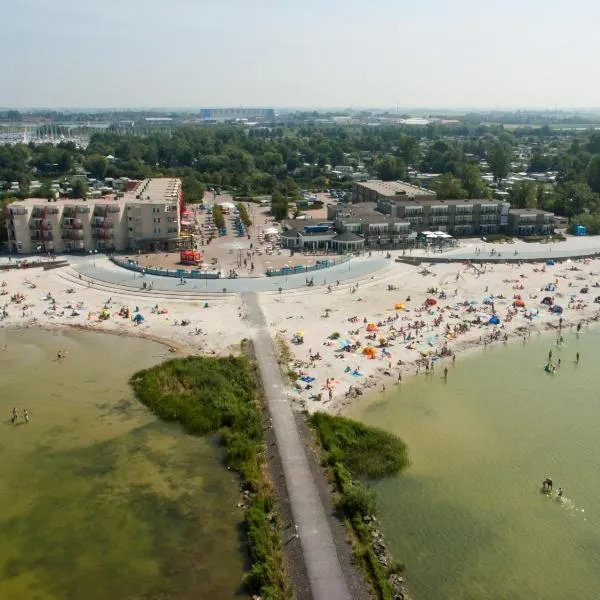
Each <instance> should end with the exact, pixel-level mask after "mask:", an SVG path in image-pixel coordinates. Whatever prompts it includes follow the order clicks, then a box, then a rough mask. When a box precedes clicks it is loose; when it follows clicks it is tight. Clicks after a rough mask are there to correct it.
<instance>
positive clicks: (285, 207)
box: [271, 190, 289, 221]
mask: <svg viewBox="0 0 600 600" xmlns="http://www.w3.org/2000/svg"><path fill="white" fill-rule="evenodd" d="M288 212H289V201H288V199H287V197H286V196H284V195H283V194H282V193H281V192H280V191H278V190H275V191H274V192H273V195H272V197H271V214H272V215H273V217H274V218H275V219H276V220H277V221H281V219H286V218H287V216H288Z"/></svg>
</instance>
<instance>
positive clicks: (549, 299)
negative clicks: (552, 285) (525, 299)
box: [541, 296, 554, 306]
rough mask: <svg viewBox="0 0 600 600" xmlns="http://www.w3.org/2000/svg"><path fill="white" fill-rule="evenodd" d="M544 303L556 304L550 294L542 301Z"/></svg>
mask: <svg viewBox="0 0 600 600" xmlns="http://www.w3.org/2000/svg"><path fill="white" fill-rule="evenodd" d="M541 303H542V304H547V305H548V306H552V305H553V304H554V302H553V300H552V298H551V297H550V296H546V297H545V298H544V299H543V300H542V302H541Z"/></svg>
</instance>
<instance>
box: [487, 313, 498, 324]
mask: <svg viewBox="0 0 600 600" xmlns="http://www.w3.org/2000/svg"><path fill="white" fill-rule="evenodd" d="M499 324H500V319H499V318H498V317H497V316H496V315H494V316H493V317H492V318H491V319H490V320H489V321H488V325H499Z"/></svg>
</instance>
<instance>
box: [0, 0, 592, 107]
mask: <svg viewBox="0 0 600 600" xmlns="http://www.w3.org/2000/svg"><path fill="white" fill-rule="evenodd" d="M2 15H3V18H2V21H3V24H4V27H3V35H2V38H3V40H2V42H3V43H2V50H1V53H2V60H1V61H0V106H3V107H16V108H25V107H82V108H83V107H96V108H101V107H122V108H126V107H132V108H133V107H218V106H266V107H299V108H300V107H307V108H309V107H310V108H316V109H319V108H321V109H325V108H328V107H346V108H362V107H396V106H399V107H421V108H465V107H469V108H528V107H535V108H550V109H558V108H571V107H598V106H600V77H598V76H597V73H598V66H597V60H598V56H599V55H600V35H598V33H597V23H598V22H600V20H599V19H600V2H597V0H569V1H567V0H550V1H547V0H502V1H499V0H480V1H478V2H477V1H475V0H413V1H412V2H407V1H406V0H362V1H358V0H302V1H298V0H100V1H98V2H91V1H87V0H18V1H17V2H11V3H8V4H5V6H4V7H3V9H2Z"/></svg>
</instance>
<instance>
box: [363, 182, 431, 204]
mask: <svg viewBox="0 0 600 600" xmlns="http://www.w3.org/2000/svg"><path fill="white" fill-rule="evenodd" d="M400 200H435V192H433V191H431V190H426V189H423V188H420V187H417V186H416V185H411V184H410V183H406V182H404V181H381V180H380V179H370V180H368V181H357V182H356V183H354V184H353V186H352V202H353V203H359V202H380V201H381V202H386V201H387V202H398V201H400Z"/></svg>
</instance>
